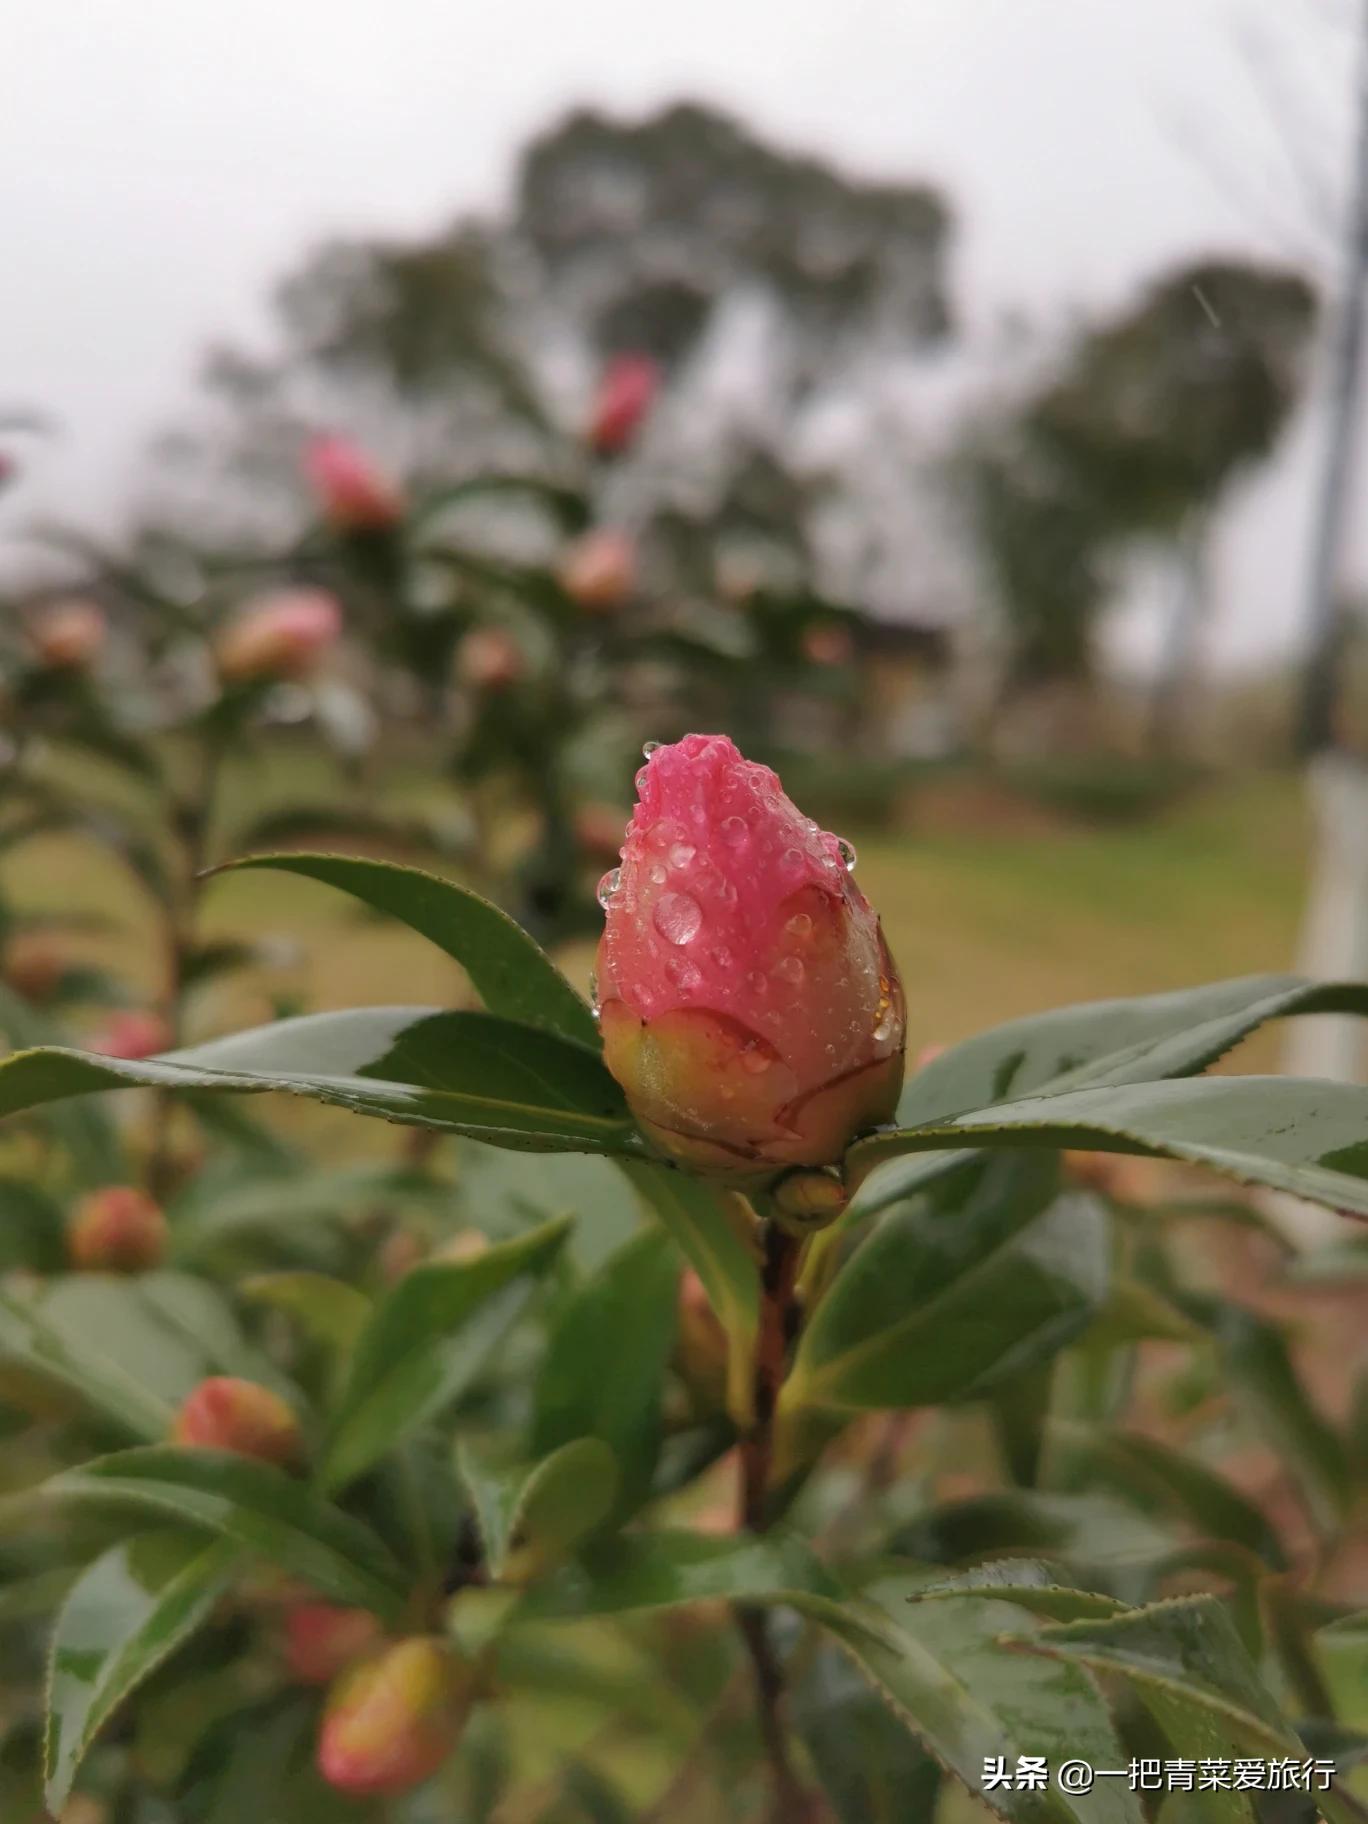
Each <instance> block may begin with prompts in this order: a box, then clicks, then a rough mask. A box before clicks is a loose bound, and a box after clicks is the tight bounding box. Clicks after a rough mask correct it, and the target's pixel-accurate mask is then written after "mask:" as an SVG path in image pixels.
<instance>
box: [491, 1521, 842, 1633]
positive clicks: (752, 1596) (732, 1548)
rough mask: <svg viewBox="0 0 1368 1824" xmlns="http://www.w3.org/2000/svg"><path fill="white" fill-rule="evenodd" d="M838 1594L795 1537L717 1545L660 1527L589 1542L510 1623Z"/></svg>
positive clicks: (776, 1535)
mask: <svg viewBox="0 0 1368 1824" xmlns="http://www.w3.org/2000/svg"><path fill="white" fill-rule="evenodd" d="M840 1595H841V1588H840V1585H839V1584H838V1583H837V1582H836V1581H835V1579H834V1578H833V1577H832V1576H831V1574H830V1573H829V1572H828V1571H827V1570H826V1569H825V1567H824V1566H823V1565H822V1563H821V1562H820V1560H819V1559H818V1558H817V1557H816V1555H815V1554H814V1553H813V1551H812V1548H811V1546H809V1545H808V1544H807V1543H806V1542H805V1541H804V1540H802V1539H800V1538H799V1537H798V1536H797V1535H796V1534H795V1533H788V1532H785V1531H783V1530H782V1529H779V1528H776V1529H774V1530H773V1531H772V1532H769V1533H766V1534H763V1535H762V1536H759V1537H755V1536H752V1535H750V1534H742V1535H738V1536H737V1537H735V1538H731V1539H716V1538H710V1537H708V1536H707V1535H705V1534H702V1533H691V1532H671V1531H668V1530H665V1529H662V1530H660V1531H657V1532H650V1533H646V1532H637V1533H621V1534H618V1535H617V1536H615V1537H613V1538H609V1539H603V1540H599V1541H596V1542H595V1543H594V1544H593V1545H591V1546H589V1547H588V1548H587V1549H586V1550H585V1551H584V1552H583V1553H582V1554H581V1555H580V1557H579V1559H578V1560H577V1561H576V1562H575V1563H574V1564H572V1565H566V1566H564V1567H563V1568H562V1569H561V1570H559V1571H557V1572H556V1573H555V1574H554V1575H553V1576H551V1577H549V1578H547V1580H546V1581H545V1582H544V1583H541V1584H539V1585H537V1587H536V1588H535V1589H532V1590H529V1591H528V1593H527V1595H526V1596H525V1597H524V1598H523V1599H522V1601H521V1602H520V1603H519V1605H518V1609H517V1619H518V1620H520V1621H576V1620H582V1619H584V1618H585V1617H587V1616H591V1615H621V1614H627V1613H630V1612H632V1611H634V1610H638V1609H675V1608H682V1607H685V1606H687V1605H688V1604H689V1603H694V1602H713V1601H728V1602H743V1603H757V1604H759V1603H770V1604H773V1603H785V1604H788V1605H789V1606H791V1607H798V1608H802V1607H803V1606H804V1605H805V1604H806V1603H807V1602H808V1601H809V1600H811V1599H813V1598H818V1597H825V1598H827V1599H839V1597H840Z"/></svg>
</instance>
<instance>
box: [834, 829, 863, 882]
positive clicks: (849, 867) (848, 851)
mask: <svg viewBox="0 0 1368 1824" xmlns="http://www.w3.org/2000/svg"><path fill="white" fill-rule="evenodd" d="M836 847H837V848H838V849H839V850H840V851H841V860H842V861H843V862H844V863H845V871H846V873H847V874H853V873H854V872H855V863H856V860H857V859H858V857H857V856H856V854H855V844H854V843H853V842H847V841H846V839H845V837H844V836H838V837H837V838H836Z"/></svg>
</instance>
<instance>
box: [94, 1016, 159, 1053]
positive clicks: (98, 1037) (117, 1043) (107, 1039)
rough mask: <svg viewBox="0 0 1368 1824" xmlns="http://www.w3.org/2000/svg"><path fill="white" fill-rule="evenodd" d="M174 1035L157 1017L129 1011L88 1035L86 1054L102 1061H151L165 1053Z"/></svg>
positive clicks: (110, 1019) (112, 1017)
mask: <svg viewBox="0 0 1368 1824" xmlns="http://www.w3.org/2000/svg"><path fill="white" fill-rule="evenodd" d="M174 1043H175V1034H174V1033H173V1032H172V1031H171V1027H170V1025H169V1024H168V1023H167V1021H166V1020H165V1019H163V1017H162V1016H161V1014H159V1013H153V1012H151V1011H150V1010H149V1009H144V1008H139V1007H129V1008H126V1009H124V1010H123V1011H121V1012H119V1013H115V1014H111V1016H110V1018H109V1019H108V1020H107V1021H106V1023H105V1024H104V1025H103V1026H101V1027H100V1028H99V1029H98V1030H97V1031H95V1032H93V1033H91V1035H90V1037H89V1038H88V1039H87V1040H86V1050H87V1051H95V1052H98V1053H99V1054H100V1056H101V1057H105V1058H129V1059H134V1058H151V1057H155V1056H156V1054H157V1053H158V1052H161V1051H169V1050H170V1048H171V1046H172V1045H173V1044H174Z"/></svg>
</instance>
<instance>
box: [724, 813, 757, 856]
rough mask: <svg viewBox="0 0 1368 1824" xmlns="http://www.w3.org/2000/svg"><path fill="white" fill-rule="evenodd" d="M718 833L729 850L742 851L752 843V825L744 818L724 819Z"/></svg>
mask: <svg viewBox="0 0 1368 1824" xmlns="http://www.w3.org/2000/svg"><path fill="white" fill-rule="evenodd" d="M717 833H718V835H719V836H720V837H721V838H722V840H723V842H725V843H726V844H727V846H728V848H732V849H741V848H744V847H745V846H746V844H747V843H748V842H749V841H750V825H749V824H748V823H747V822H746V820H745V818H744V817H724V818H723V819H722V821H721V823H719V824H718V826H717Z"/></svg>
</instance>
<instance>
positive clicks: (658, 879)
mask: <svg viewBox="0 0 1368 1824" xmlns="http://www.w3.org/2000/svg"><path fill="white" fill-rule="evenodd" d="M646 878H647V879H648V880H649V881H650V882H651V884H652V886H656V887H663V886H664V885H665V882H666V881H667V880H668V879H669V878H670V875H669V870H668V869H666V868H663V867H662V866H661V865H660V863H659V862H658V861H653V862H652V863H651V865H650V867H649V868H648V869H647V870H646Z"/></svg>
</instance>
